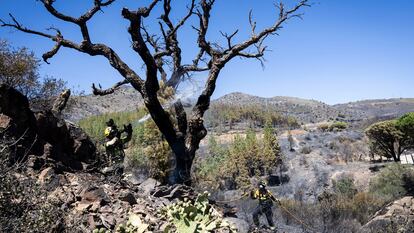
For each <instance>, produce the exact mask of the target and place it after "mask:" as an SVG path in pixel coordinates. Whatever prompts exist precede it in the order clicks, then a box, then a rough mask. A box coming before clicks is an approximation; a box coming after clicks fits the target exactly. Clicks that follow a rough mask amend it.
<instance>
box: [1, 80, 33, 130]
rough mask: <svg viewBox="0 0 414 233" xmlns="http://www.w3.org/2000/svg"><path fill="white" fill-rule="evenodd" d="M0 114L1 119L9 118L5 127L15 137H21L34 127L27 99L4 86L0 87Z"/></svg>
mask: <svg viewBox="0 0 414 233" xmlns="http://www.w3.org/2000/svg"><path fill="white" fill-rule="evenodd" d="M0 113H1V114H2V115H3V117H2V119H5V116H7V117H9V121H8V125H7V126H8V127H9V130H10V131H12V132H13V133H14V134H16V135H22V134H24V132H25V131H26V130H27V129H33V127H35V121H36V120H35V117H34V115H33V112H32V111H31V110H30V108H29V101H28V99H27V98H26V97H25V96H24V95H23V94H21V93H20V92H18V91H17V90H16V89H14V88H12V87H10V86H7V85H5V84H1V85H0ZM7 126H6V127H7Z"/></svg>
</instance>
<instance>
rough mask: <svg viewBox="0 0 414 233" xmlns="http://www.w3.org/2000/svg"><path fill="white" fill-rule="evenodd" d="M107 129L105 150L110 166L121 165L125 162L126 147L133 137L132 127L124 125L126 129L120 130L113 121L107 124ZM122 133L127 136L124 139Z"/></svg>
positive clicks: (110, 120)
mask: <svg viewBox="0 0 414 233" xmlns="http://www.w3.org/2000/svg"><path fill="white" fill-rule="evenodd" d="M106 126H107V127H106V128H105V132H104V134H105V150H106V155H107V157H108V161H109V165H110V166H112V165H115V164H121V163H122V162H123V160H124V157H125V153H124V145H125V143H127V142H128V141H129V140H131V136H132V126H131V124H129V125H124V129H122V130H118V127H117V126H116V125H115V122H114V120H113V119H109V121H107V122H106ZM122 133H126V136H124V137H122Z"/></svg>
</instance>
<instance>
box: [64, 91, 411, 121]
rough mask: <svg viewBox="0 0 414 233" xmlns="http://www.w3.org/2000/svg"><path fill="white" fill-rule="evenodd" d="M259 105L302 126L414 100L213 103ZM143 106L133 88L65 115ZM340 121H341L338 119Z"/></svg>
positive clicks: (363, 115)
mask: <svg viewBox="0 0 414 233" xmlns="http://www.w3.org/2000/svg"><path fill="white" fill-rule="evenodd" d="M220 104H221V105H235V106H249V105H256V106H260V107H263V108H266V109H268V110H270V111H278V112H280V113H281V114H284V115H290V116H294V117H296V118H297V119H298V120H299V121H300V122H302V123H315V122H320V121H327V120H344V121H361V120H363V119H367V118H384V117H385V118H387V117H389V118H392V117H399V116H401V115H403V114H404V113H407V112H412V111H413V112H414V98H390V99H366V100H359V101H353V102H348V103H343V104H334V105H329V104H327V103H324V102H323V101H319V100H314V99H304V98H299V97H291V96H274V97H260V96H256V95H250V94H246V93H243V92H232V93H228V94H226V95H223V96H221V97H219V98H216V99H213V100H212V101H211V107H212V108H213V107H214V106H216V105H220ZM142 106H143V100H142V97H141V96H140V95H139V93H138V92H137V91H135V90H134V89H132V88H121V89H119V90H117V91H116V92H115V93H114V94H111V95H107V96H93V95H86V96H74V97H73V101H72V104H70V106H69V107H68V109H67V110H66V111H65V113H64V115H65V117H66V118H67V119H68V120H71V121H75V122H76V121H79V120H81V119H83V118H85V117H90V116H94V115H100V114H104V113H110V112H123V111H131V110H133V109H136V108H138V107H142ZM338 117H339V118H338Z"/></svg>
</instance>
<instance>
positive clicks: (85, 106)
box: [64, 88, 144, 122]
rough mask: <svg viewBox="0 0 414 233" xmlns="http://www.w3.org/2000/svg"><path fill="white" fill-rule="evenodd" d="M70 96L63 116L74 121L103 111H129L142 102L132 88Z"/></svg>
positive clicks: (141, 104) (139, 105)
mask: <svg viewBox="0 0 414 233" xmlns="http://www.w3.org/2000/svg"><path fill="white" fill-rule="evenodd" d="M71 98H72V101H70V102H69V106H68V107H67V109H66V110H65V111H64V116H65V118H66V119H68V120H70V121H74V122H77V121H79V120H80V119H82V118H85V117H90V116H96V115H100V114H103V113H109V112H124V111H131V110H134V109H136V108H138V107H141V106H143V104H144V102H143V100H142V97H141V95H140V94H139V93H138V92H137V91H135V90H134V89H132V88H120V89H119V90H117V91H115V93H113V94H111V95H106V96H95V95H85V96H74V97H71Z"/></svg>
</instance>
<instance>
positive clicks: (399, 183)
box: [370, 163, 414, 201]
mask: <svg viewBox="0 0 414 233" xmlns="http://www.w3.org/2000/svg"><path fill="white" fill-rule="evenodd" d="M413 180H414V169H413V168H412V167H410V166H405V165H401V164H399V163H395V164H391V165H389V166H387V167H386V168H384V169H383V170H382V171H381V172H380V173H379V174H378V176H377V177H375V178H374V179H373V180H372V181H371V183H370V192H371V193H373V194H375V195H377V196H379V197H382V198H384V199H385V200H388V201H392V200H395V199H397V198H400V197H403V196H405V195H406V194H407V193H408V192H410V189H409V186H410V185H407V183H409V182H411V181H413ZM407 186H408V187H407Z"/></svg>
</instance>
